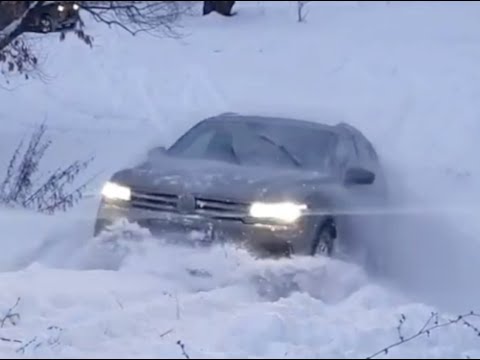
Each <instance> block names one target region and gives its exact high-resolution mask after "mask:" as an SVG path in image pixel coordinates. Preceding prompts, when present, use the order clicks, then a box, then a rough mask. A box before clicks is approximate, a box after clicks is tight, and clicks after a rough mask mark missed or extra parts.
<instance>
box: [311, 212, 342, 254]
mask: <svg viewBox="0 0 480 360" xmlns="http://www.w3.org/2000/svg"><path fill="white" fill-rule="evenodd" d="M336 238H337V232H336V229H335V223H334V222H333V220H330V219H329V220H326V221H324V222H323V223H322V224H321V225H320V226H319V228H318V231H317V233H316V235H315V238H314V239H313V243H312V250H311V255H312V256H315V255H320V256H327V257H331V256H332V255H333V251H334V248H335V240H336Z"/></svg>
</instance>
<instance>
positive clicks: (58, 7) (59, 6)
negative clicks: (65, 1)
mask: <svg viewBox="0 0 480 360" xmlns="http://www.w3.org/2000/svg"><path fill="white" fill-rule="evenodd" d="M57 10H58V12H63V11H64V10H65V6H63V5H61V4H60V5H58V6H57Z"/></svg>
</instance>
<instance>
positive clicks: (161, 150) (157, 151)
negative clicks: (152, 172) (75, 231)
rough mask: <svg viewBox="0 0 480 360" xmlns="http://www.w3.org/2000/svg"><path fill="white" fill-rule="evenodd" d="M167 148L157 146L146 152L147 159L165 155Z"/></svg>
mask: <svg viewBox="0 0 480 360" xmlns="http://www.w3.org/2000/svg"><path fill="white" fill-rule="evenodd" d="M166 153H167V148H166V147H165V146H158V147H155V148H153V149H152V150H150V151H149V152H148V158H149V159H150V158H155V157H157V156H161V155H165V154H166Z"/></svg>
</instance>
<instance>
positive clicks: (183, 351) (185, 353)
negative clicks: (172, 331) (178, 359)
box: [177, 340, 190, 360]
mask: <svg viewBox="0 0 480 360" xmlns="http://www.w3.org/2000/svg"><path fill="white" fill-rule="evenodd" d="M177 345H178V346H179V347H180V349H181V350H182V355H183V357H184V358H185V359H187V360H188V359H190V355H188V353H187V351H186V350H185V344H184V343H182V342H181V341H180V340H178V341H177Z"/></svg>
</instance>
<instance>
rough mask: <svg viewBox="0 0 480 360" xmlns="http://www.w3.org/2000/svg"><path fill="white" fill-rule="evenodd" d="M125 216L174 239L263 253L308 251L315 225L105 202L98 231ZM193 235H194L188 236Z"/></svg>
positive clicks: (100, 212) (276, 253) (306, 222)
mask: <svg viewBox="0 0 480 360" xmlns="http://www.w3.org/2000/svg"><path fill="white" fill-rule="evenodd" d="M121 219H124V220H127V221H128V222H131V223H136V224H138V225H139V226H141V227H143V228H147V229H148V230H149V231H150V233H151V234H152V235H153V236H155V237H163V236H165V235H168V236H166V237H165V238H166V239H168V238H171V239H175V241H177V240H176V239H177V237H176V236H172V235H181V236H180V238H181V239H182V240H181V242H184V243H185V244H188V243H190V242H192V241H193V242H195V244H198V243H202V244H207V245H210V244H215V243H225V242H229V243H236V244H239V245H242V246H244V247H245V248H247V249H249V250H252V251H254V252H255V253H257V254H259V255H261V254H265V255H290V254H292V253H309V252H310V249H311V244H312V239H313V231H314V227H312V226H310V224H309V223H308V221H305V220H304V221H300V222H298V223H296V224H293V225H270V224H268V225H267V224H247V223H244V222H242V221H238V220H218V219H212V218H209V217H205V216H199V215H195V216H193V215H183V214H177V213H170V212H160V211H148V210H141V209H135V208H129V207H125V206H118V205H114V204H106V203H102V204H101V206H100V209H99V212H98V216H97V222H96V225H95V234H96V235H97V234H99V233H100V232H101V231H102V230H104V229H106V228H107V227H108V226H110V225H112V224H114V223H115V222H117V221H119V220H121ZM185 235H193V236H191V237H190V236H185Z"/></svg>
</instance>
